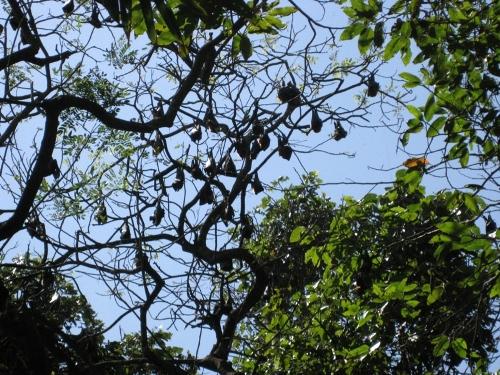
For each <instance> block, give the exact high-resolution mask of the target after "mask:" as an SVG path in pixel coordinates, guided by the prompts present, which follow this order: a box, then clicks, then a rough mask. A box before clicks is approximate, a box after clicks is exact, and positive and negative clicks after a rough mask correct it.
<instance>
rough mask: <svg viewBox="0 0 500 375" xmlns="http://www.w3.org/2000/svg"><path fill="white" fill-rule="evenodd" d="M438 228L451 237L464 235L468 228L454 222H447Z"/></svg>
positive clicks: (438, 225)
mask: <svg viewBox="0 0 500 375" xmlns="http://www.w3.org/2000/svg"><path fill="white" fill-rule="evenodd" d="M436 227H437V228H438V229H439V230H440V231H441V232H443V233H446V234H451V235H460V234H462V233H464V232H465V231H466V230H467V228H468V226H467V225H465V224H461V223H456V222H454V221H446V222H444V223H440V224H437V225H436Z"/></svg>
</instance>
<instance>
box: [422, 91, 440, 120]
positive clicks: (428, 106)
mask: <svg viewBox="0 0 500 375" xmlns="http://www.w3.org/2000/svg"><path fill="white" fill-rule="evenodd" d="M438 109H439V106H438V105H437V104H436V101H435V99H434V95H433V94H431V95H429V97H428V99H427V102H426V103H425V107H424V118H425V120H426V121H430V120H431V119H432V116H434V114H435V113H436V112H437V110H438Z"/></svg>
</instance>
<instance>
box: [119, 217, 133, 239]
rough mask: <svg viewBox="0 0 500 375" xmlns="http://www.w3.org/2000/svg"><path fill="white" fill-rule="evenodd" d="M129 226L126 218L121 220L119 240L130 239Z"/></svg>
mask: <svg viewBox="0 0 500 375" xmlns="http://www.w3.org/2000/svg"><path fill="white" fill-rule="evenodd" d="M130 238H131V236H130V228H129V226H128V222H127V220H125V221H124V222H123V225H122V227H121V228H120V240H122V241H127V240H130Z"/></svg>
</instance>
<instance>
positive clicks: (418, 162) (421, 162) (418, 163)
mask: <svg viewBox="0 0 500 375" xmlns="http://www.w3.org/2000/svg"><path fill="white" fill-rule="evenodd" d="M427 164H429V160H427V159H426V158H424V157H420V158H409V159H408V160H406V161H405V162H404V163H403V165H404V166H405V167H406V168H408V169H414V168H420V167H423V166H425V165H427Z"/></svg>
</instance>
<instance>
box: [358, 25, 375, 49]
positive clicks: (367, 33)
mask: <svg viewBox="0 0 500 375" xmlns="http://www.w3.org/2000/svg"><path fill="white" fill-rule="evenodd" d="M372 41H373V30H372V29H371V28H369V27H365V28H364V29H363V31H362V32H361V34H360V35H359V40H358V49H359V52H361V53H362V54H365V53H366V52H367V51H368V49H369V48H370V46H371V44H372Z"/></svg>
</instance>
